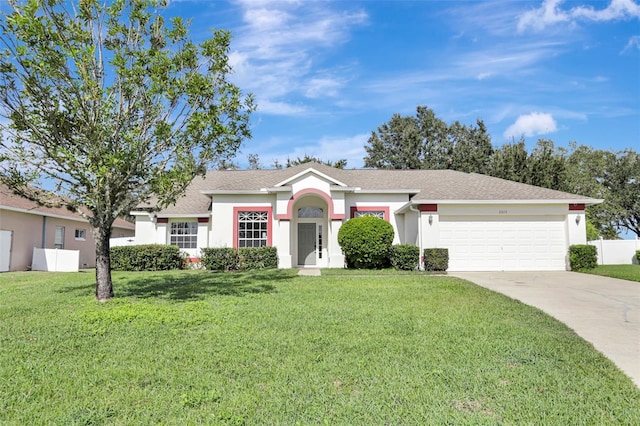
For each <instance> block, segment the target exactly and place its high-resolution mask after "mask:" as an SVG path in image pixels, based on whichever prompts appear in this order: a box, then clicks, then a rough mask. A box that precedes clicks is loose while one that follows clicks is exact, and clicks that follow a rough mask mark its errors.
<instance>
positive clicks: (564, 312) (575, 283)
mask: <svg viewBox="0 0 640 426" xmlns="http://www.w3.org/2000/svg"><path fill="white" fill-rule="evenodd" d="M449 275H450V276H455V277H460V278H463V279H465V280H469V281H471V282H473V283H476V284H478V285H480V286H482V287H486V288H488V289H490V290H493V291H496V292H499V293H502V294H504V295H506V296H509V297H510V298H512V299H516V300H519V301H521V302H523V303H526V304H527V305H531V306H534V307H536V308H538V309H541V310H542V311H544V312H546V313H547V314H549V315H551V316H552V317H554V318H556V319H558V320H560V321H562V322H563V323H565V324H566V325H568V326H569V327H570V328H572V329H573V330H574V331H575V332H576V333H577V334H578V335H580V336H581V337H582V338H583V339H585V340H586V341H588V342H590V343H591V344H593V346H594V347H595V348H596V349H597V350H599V351H600V352H602V353H603V354H604V355H605V356H607V357H608V358H609V359H611V360H612V361H613V362H614V363H615V364H616V365H617V366H618V367H619V368H620V369H621V370H622V371H624V372H625V373H626V374H627V375H628V376H629V377H631V379H632V380H633V381H634V382H635V384H636V385H637V386H638V387H640V283H637V282H632V281H625V280H619V279H615V278H606V277H599V276H596V275H588V274H579V273H576V272H450V273H449Z"/></svg>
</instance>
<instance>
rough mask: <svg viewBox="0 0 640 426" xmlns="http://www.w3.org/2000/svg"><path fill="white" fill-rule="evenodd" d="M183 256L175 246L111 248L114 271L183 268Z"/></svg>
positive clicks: (148, 245) (153, 245)
mask: <svg viewBox="0 0 640 426" xmlns="http://www.w3.org/2000/svg"><path fill="white" fill-rule="evenodd" d="M184 267H185V258H184V255H183V254H182V253H180V249H179V248H178V247H177V246H171V245H165V244H144V245H137V246H120V247H112V248H111V268H112V269H113V270H115V271H168V270H171V269H184Z"/></svg>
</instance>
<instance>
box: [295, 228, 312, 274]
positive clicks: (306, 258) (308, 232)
mask: <svg viewBox="0 0 640 426" xmlns="http://www.w3.org/2000/svg"><path fill="white" fill-rule="evenodd" d="M298 264H299V265H315V264H316V224H315V223H299V224H298Z"/></svg>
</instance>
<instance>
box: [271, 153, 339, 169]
mask: <svg viewBox="0 0 640 426" xmlns="http://www.w3.org/2000/svg"><path fill="white" fill-rule="evenodd" d="M306 163H318V164H324V165H325V166H329V167H334V168H336V169H344V168H345V167H346V166H347V160H346V159H344V158H343V159H340V160H336V161H331V160H327V161H324V160H322V159H321V158H319V157H314V156H311V155H308V154H305V155H304V157H296V158H295V159H293V160H292V159H291V158H289V157H287V161H286V163H285V165H284V167H286V168H289V167H294V166H298V165H300V164H306ZM272 166H273V168H274V169H282V168H283V167H282V164H280V162H279V161H278V160H275V161H274V162H273V164H272Z"/></svg>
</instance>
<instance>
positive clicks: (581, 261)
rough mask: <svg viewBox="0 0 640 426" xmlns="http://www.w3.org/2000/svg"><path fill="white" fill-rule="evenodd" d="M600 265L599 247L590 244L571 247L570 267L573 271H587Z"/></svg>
mask: <svg viewBox="0 0 640 426" xmlns="http://www.w3.org/2000/svg"><path fill="white" fill-rule="evenodd" d="M596 266H598V249H597V248H596V246H592V245H590V244H574V245H572V246H570V247H569V267H570V268H571V270H572V271H586V270H589V269H593V268H595V267H596Z"/></svg>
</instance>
